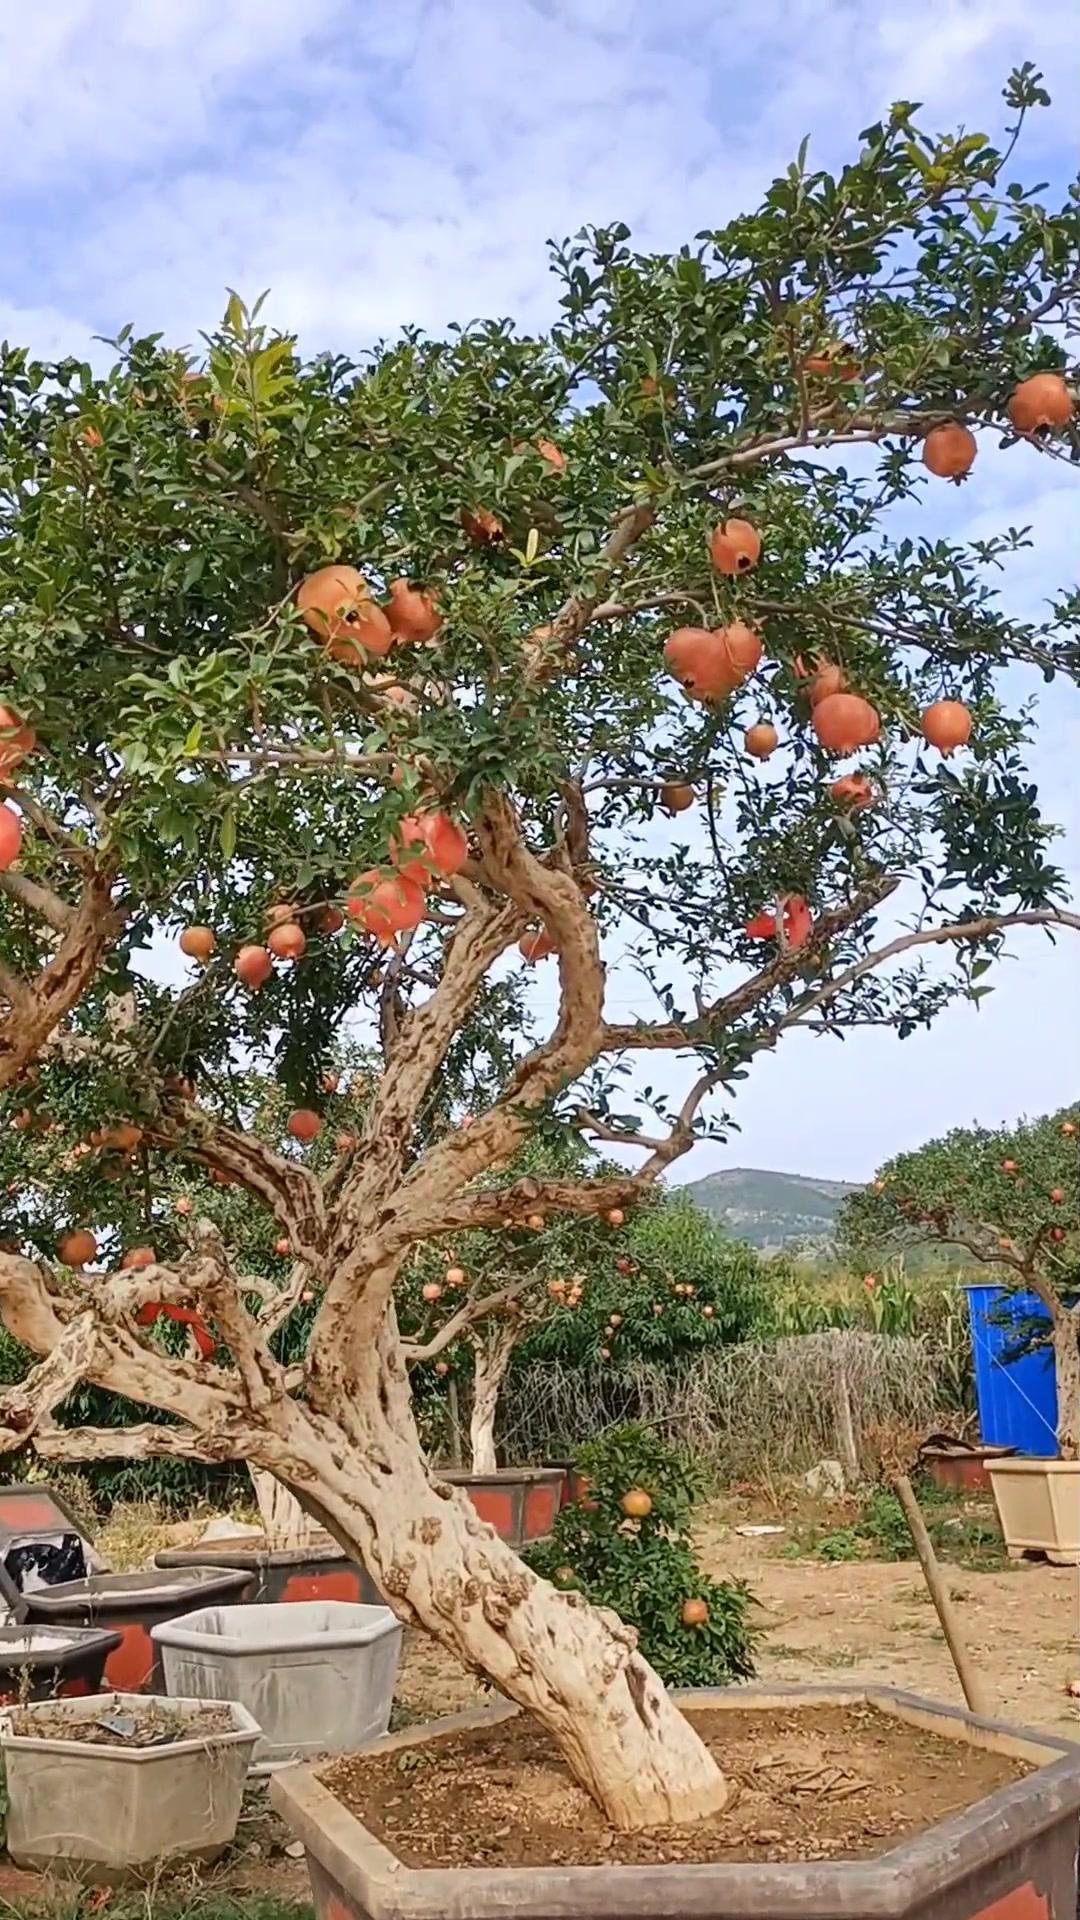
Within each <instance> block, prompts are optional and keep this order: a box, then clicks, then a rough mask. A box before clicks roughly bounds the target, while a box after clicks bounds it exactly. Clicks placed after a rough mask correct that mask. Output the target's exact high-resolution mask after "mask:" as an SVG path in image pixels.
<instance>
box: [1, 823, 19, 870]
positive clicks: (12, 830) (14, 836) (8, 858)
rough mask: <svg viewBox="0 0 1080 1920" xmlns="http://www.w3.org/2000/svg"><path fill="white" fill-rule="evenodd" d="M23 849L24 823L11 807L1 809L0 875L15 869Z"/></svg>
mask: <svg viewBox="0 0 1080 1920" xmlns="http://www.w3.org/2000/svg"><path fill="white" fill-rule="evenodd" d="M21 848H22V821H21V820H20V819H19V816H18V814H17V813H13V812H12V810H11V808H10V807H0V873H6V872H7V870H8V868H9V867H13V866H14V864H15V862H16V860H17V859H18V857H19V853H20V851H21Z"/></svg>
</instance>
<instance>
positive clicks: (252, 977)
mask: <svg viewBox="0 0 1080 1920" xmlns="http://www.w3.org/2000/svg"><path fill="white" fill-rule="evenodd" d="M273 971H274V963H273V961H272V960H271V958H270V955H269V954H268V953H267V951H266V948H265V947H254V946H251V947H241V949H240V951H239V953H238V954H237V956H236V959H235V960H234V961H233V972H234V973H235V975H236V977H237V979H238V980H241V981H243V984H244V986H245V987H250V988H251V989H252V991H253V992H256V993H257V992H258V990H259V988H260V987H262V986H265V985H266V982H267V981H268V980H269V978H270V975H271V974H272V973H273Z"/></svg>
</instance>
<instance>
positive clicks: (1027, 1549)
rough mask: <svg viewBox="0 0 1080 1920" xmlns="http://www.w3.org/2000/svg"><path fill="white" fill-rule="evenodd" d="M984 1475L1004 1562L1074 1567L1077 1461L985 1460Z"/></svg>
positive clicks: (1078, 1548) (1079, 1483)
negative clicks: (1032, 1559)
mask: <svg viewBox="0 0 1080 1920" xmlns="http://www.w3.org/2000/svg"><path fill="white" fill-rule="evenodd" d="M987 1472H988V1474H989V1476H990V1485H991V1486H992V1487H993V1489H994V1499H995V1501H996V1502H997V1510H998V1518H999V1520H1000V1521H1001V1531H1002V1533H1003V1534H1004V1536H1005V1545H1006V1548H1007V1549H1008V1554H1009V1558H1010V1560H1022V1559H1023V1558H1024V1555H1025V1554H1028V1553H1041V1554H1042V1555H1043V1556H1044V1558H1045V1559H1047V1560H1049V1561H1051V1562H1052V1564H1053V1565H1054V1566H1055V1567H1075V1566H1080V1460H1037V1459H1034V1460H1033V1459H1027V1458H1022V1459H1018V1460H1012V1459H1009V1460H991V1461H989V1462H988V1464H987Z"/></svg>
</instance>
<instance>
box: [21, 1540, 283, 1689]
mask: <svg viewBox="0 0 1080 1920" xmlns="http://www.w3.org/2000/svg"><path fill="white" fill-rule="evenodd" d="M250 1589H251V1575H250V1574H247V1575H245V1574H243V1573H241V1572H237V1571H232V1570H230V1569H228V1568H222V1567H208V1566H207V1565H206V1563H205V1562H203V1563H202V1564H201V1565H199V1566H194V1567H185V1568H184V1569H182V1570H180V1571H177V1572H175V1573H164V1572H161V1571H160V1570H159V1569H157V1568H153V1567H151V1568H149V1569H148V1570H147V1571H146V1572H144V1573H96V1574H93V1575H92V1576H91V1577H90V1579H89V1580H71V1581H68V1582H66V1583H65V1584H64V1585H63V1586H59V1587H42V1588H41V1590H40V1592H38V1593H28V1594H26V1595H25V1596H24V1598H25V1601H26V1609H27V1618H28V1620H30V1621H31V1622H36V1623H37V1624H38V1625H42V1626H55V1625H57V1624H67V1625H76V1626H83V1627H104V1628H106V1629H107V1630H109V1631H111V1632H114V1633H117V1634H119V1635H120V1642H121V1644H120V1645H119V1646H118V1647H117V1648H116V1651H115V1652H114V1653H110V1655H109V1657H108V1659H107V1660H106V1662H105V1680H106V1684H107V1685H108V1686H110V1687H113V1688H115V1689H117V1690H118V1691H120V1692H123V1693H164V1691H165V1675H164V1673H163V1671H162V1667H161V1661H160V1659H159V1657H158V1655H157V1651H156V1649H155V1647H154V1643H153V1641H152V1640H151V1638H150V1629H151V1627H154V1626H157V1625H158V1624H159V1622H160V1621H162V1620H175V1619H176V1617H177V1615H178V1614H181V1613H191V1612H192V1611H193V1610H194V1609H195V1608H196V1607H198V1606H205V1605H206V1603H207V1601H211V1600H212V1601H213V1602H214V1603H215V1604H216V1605H217V1606H222V1607H223V1606H228V1605H229V1604H230V1603H233V1602H236V1601H239V1600H246V1599H247V1597H248V1594H249V1592H250Z"/></svg>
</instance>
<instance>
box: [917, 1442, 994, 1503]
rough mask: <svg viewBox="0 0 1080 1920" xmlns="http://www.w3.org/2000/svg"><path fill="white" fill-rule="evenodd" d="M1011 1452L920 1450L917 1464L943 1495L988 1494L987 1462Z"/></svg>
mask: <svg viewBox="0 0 1080 1920" xmlns="http://www.w3.org/2000/svg"><path fill="white" fill-rule="evenodd" d="M1012 1452H1013V1448H1012V1447H963V1448H961V1447H956V1448H953V1447H922V1448H920V1451H919V1465H920V1466H921V1467H923V1468H924V1469H925V1472H926V1475H927V1478H928V1479H929V1480H932V1481H933V1483H934V1485H935V1487H942V1488H943V1489H944V1490H945V1492H946V1493H989V1492H990V1472H989V1469H990V1465H991V1462H993V1461H997V1460H1003V1459H1005V1458H1006V1456H1008V1455H1011V1454H1012Z"/></svg>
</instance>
